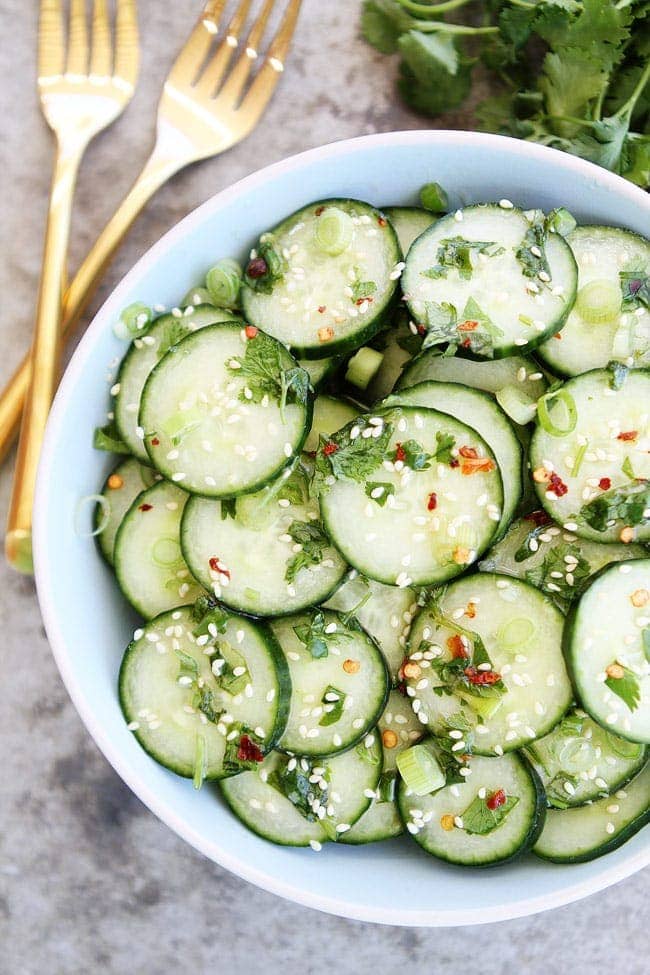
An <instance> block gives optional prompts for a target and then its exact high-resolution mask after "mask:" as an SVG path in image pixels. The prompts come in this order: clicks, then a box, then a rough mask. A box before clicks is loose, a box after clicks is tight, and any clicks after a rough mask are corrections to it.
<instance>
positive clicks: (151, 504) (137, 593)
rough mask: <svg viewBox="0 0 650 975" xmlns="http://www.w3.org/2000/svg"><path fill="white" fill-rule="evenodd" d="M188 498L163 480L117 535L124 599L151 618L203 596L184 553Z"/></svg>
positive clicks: (142, 497) (128, 516)
mask: <svg viewBox="0 0 650 975" xmlns="http://www.w3.org/2000/svg"><path fill="white" fill-rule="evenodd" d="M188 497H189V495H187V494H186V493H185V491H181V489H180V488H177V487H176V486H175V485H174V484H170V483H169V481H160V482H159V483H158V484H154V485H153V487H150V488H147V490H146V491H143V492H142V493H141V494H139V495H138V496H137V498H136V499H135V501H134V502H133V504H132V505H131V507H130V508H129V510H128V512H127V513H126V515H125V516H124V517H123V519H122V522H121V524H120V527H119V529H118V531H117V535H116V538H115V547H114V564H115V575H116V577H117V581H118V583H119V586H120V589H121V590H122V592H123V594H124V596H125V597H126V598H127V599H128V601H129V602H130V603H131V605H132V606H133V607H134V609H136V610H137V611H138V612H139V613H140V614H141V615H142V616H144V617H145V619H152V618H153V617H155V616H158V615H159V614H160V613H164V612H167V611H168V610H170V609H172V608H173V607H174V606H187V605H190V604H191V603H193V602H195V600H196V599H197V598H198V597H199V596H200V595H202V594H203V591H204V590H203V589H202V588H201V586H200V585H199V583H198V582H197V581H196V580H195V579H194V578H193V576H192V575H191V574H190V570H189V569H188V567H187V563H186V562H185V559H184V558H183V553H182V552H181V544H180V526H181V518H182V515H183V508H184V507H185V503H186V501H187V499H188Z"/></svg>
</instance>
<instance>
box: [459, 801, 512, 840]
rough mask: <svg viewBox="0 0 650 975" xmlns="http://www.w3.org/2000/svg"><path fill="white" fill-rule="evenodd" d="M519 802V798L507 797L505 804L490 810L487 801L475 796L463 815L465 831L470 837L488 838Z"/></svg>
mask: <svg viewBox="0 0 650 975" xmlns="http://www.w3.org/2000/svg"><path fill="white" fill-rule="evenodd" d="M518 802H519V796H506V799H505V802H503V803H502V804H501V805H500V806H497V807H496V809H490V808H489V806H488V804H487V800H486V799H481V798H480V796H475V797H474V799H473V800H472V802H471V803H470V804H469V806H468V807H467V809H466V810H465V812H464V813H463V814H462V817H461V818H462V820H463V829H464V830H465V832H466V833H470V835H476V836H487V834H488V833H493V832H494V830H495V829H497V828H498V827H499V826H500V825H501V823H502V822H503V821H504V819H505V818H506V816H507V815H508V813H509V812H510V811H511V810H512V809H514V808H515V806H516V805H517V803H518Z"/></svg>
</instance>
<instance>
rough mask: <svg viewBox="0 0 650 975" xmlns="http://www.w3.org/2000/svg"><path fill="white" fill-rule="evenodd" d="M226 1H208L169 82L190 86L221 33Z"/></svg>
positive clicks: (171, 73)
mask: <svg viewBox="0 0 650 975" xmlns="http://www.w3.org/2000/svg"><path fill="white" fill-rule="evenodd" d="M225 6H226V0H208V3H206V4H205V5H204V7H203V11H202V13H201V16H200V17H199V19H198V21H197V23H196V26H195V27H194V30H193V31H192V33H191V34H190V36H189V37H188V39H187V40H186V42H185V44H184V45H183V47H182V48H181V50H180V52H179V54H178V57H177V58H176V61H175V62H174V66H173V67H172V69H171V71H170V72H169V75H168V77H167V80H168V81H170V82H172V84H186V85H190V84H191V83H192V82H193V81H194V79H195V78H196V76H197V74H198V73H199V71H200V69H201V66H202V64H203V62H204V61H205V59H206V57H207V54H208V51H209V50H210V45H211V44H212V41H213V38H214V37H215V36H216V35H217V34H218V32H219V21H220V20H221V15H222V13H223V10H224V7H225Z"/></svg>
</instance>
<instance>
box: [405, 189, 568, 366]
mask: <svg viewBox="0 0 650 975" xmlns="http://www.w3.org/2000/svg"><path fill="white" fill-rule="evenodd" d="M577 277H578V272H577V267H576V262H575V258H574V256H573V253H572V251H571V248H570V247H569V245H568V244H567V243H566V241H565V240H564V238H563V237H561V236H560V235H559V234H557V233H552V232H549V231H547V230H546V228H545V225H544V223H543V222H534V220H533V221H529V220H528V219H527V217H526V215H525V214H524V213H523V212H522V211H521V210H518V209H517V208H515V207H512V206H511V205H510V206H509V207H507V208H504V207H503V206H501V205H498V204H479V205H474V206H468V207H464V208H463V209H462V210H457V211H456V213H453V214H449V215H448V216H446V217H442V218H441V219H440V220H438V221H437V222H436V223H435V224H434V225H433V226H432V227H431V228H430V229H429V230H427V231H425V233H424V234H422V235H421V236H420V237H418V239H417V240H416V241H415V243H414V244H413V245H412V246H411V249H410V250H409V253H408V259H407V262H406V268H405V270H404V273H403V275H402V290H403V292H404V297H405V300H406V302H407V304H408V307H409V310H410V312H411V314H412V316H413V318H414V319H415V322H416V323H417V324H421V325H423V326H424V327H425V329H426V330H427V336H426V338H425V344H430V345H439V344H442V343H449V344H450V345H452V346H457V347H458V351H459V352H460V353H461V354H462V355H468V356H477V357H478V358H487V359H500V358H503V357H504V356H510V355H515V354H521V352H522V351H523V350H526V351H529V350H531V349H533V348H535V347H536V346H538V345H539V344H540V343H541V342H543V341H544V340H545V339H547V338H549V337H550V336H551V335H553V334H554V333H555V332H557V331H558V330H559V329H560V328H562V326H563V324H564V322H565V320H566V317H567V315H568V313H569V311H570V309H571V306H572V305H573V301H574V299H575V294H576V282H577Z"/></svg>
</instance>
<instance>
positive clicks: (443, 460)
mask: <svg viewBox="0 0 650 975" xmlns="http://www.w3.org/2000/svg"><path fill="white" fill-rule="evenodd" d="M455 446H456V438H455V437H454V436H453V434H451V433H443V432H442V431H441V430H436V452H435V454H434V455H433V457H434V460H436V461H437V462H438V463H439V464H451V462H452V460H453V459H454V455H453V453H452V451H453V449H454V447H455Z"/></svg>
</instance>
